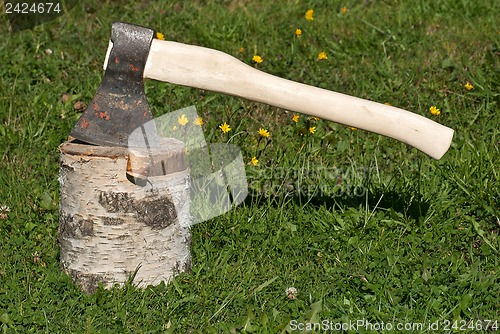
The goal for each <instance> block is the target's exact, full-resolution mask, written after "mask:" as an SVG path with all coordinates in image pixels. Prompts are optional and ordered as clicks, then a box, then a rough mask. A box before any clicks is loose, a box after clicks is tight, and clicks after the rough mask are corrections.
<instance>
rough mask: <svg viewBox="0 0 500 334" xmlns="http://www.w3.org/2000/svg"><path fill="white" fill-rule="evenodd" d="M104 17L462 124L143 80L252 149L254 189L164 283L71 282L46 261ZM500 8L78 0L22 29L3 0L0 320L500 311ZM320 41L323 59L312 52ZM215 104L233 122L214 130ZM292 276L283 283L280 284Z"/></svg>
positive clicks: (167, 325) (210, 329) (452, 316)
mask: <svg viewBox="0 0 500 334" xmlns="http://www.w3.org/2000/svg"><path fill="white" fill-rule="evenodd" d="M343 6H346V7H347V8H348V12H347V13H342V12H341V8H342V7H343ZM309 8H313V9H314V10H315V18H314V20H313V21H310V22H308V21H306V20H305V19H304V13H305V11H306V10H307V9H309ZM113 20H122V21H128V22H131V23H137V24H142V25H146V26H150V27H154V28H156V29H157V30H159V31H162V32H163V33H164V34H165V36H166V38H167V39H169V40H176V41H180V42H184V43H189V44H196V45H203V46H207V47H211V48H215V49H219V50H222V51H224V52H227V53H229V54H232V55H234V56H235V57H237V58H239V59H241V60H243V61H244V62H246V63H248V64H252V62H251V58H252V56H253V55H254V54H259V55H261V56H262V57H263V59H264V62H262V63H261V64H258V65H255V66H257V67H258V68H259V69H261V70H263V71H266V72H269V73H272V74H275V75H279V76H282V77H285V78H287V79H292V80H297V81H301V82H304V83H307V84H311V85H315V86H319V87H322V88H327V89H330V90H335V91H338V92H342V93H348V94H350V95H354V96H359V97H362V98H366V99H371V100H375V101H379V102H388V103H390V104H391V105H394V106H398V107H401V108H404V109H407V110H411V111H413V112H416V113H419V114H422V115H425V116H426V117H429V118H432V119H434V120H436V121H437V122H440V123H442V124H444V125H446V126H449V127H451V128H453V129H455V131H456V132H455V137H454V140H453V144H452V147H451V149H450V151H449V152H448V153H447V154H446V155H445V156H444V157H443V158H442V159H441V160H439V161H435V160H432V159H431V158H429V157H427V156H425V155H423V154H422V153H420V152H418V151H416V150H415V149H412V148H409V147H407V146H405V145H404V144H402V143H398V142H396V141H394V140H392V139H387V138H383V137H380V136H378V135H375V134H371V133H366V132H363V131H359V130H357V131H353V130H351V129H349V128H348V127H344V126H340V125H337V124H334V123H330V122H326V121H323V120H319V121H315V120H311V119H308V118H307V116H306V115H302V116H301V118H300V120H299V122H298V123H294V122H293V121H292V119H291V118H292V116H293V114H291V113H285V112H284V111H283V110H280V109H277V108H272V107H268V106H265V105H261V104H257V103H253V102H250V101H243V100H240V99H236V98H233V97H228V96H223V95H220V94H215V93H210V92H206V91H199V90H195V89H191V88H185V87H176V86H173V85H170V84H165V83H157V82H151V81H148V82H147V84H146V91H147V96H148V99H149V102H150V104H151V106H152V108H153V111H154V114H155V115H157V116H159V115H161V114H164V113H166V112H169V111H173V110H176V109H180V108H182V107H186V106H189V105H193V104H194V105H195V106H196V107H197V110H198V112H199V114H200V115H201V116H202V117H203V119H204V121H205V124H204V130H205V132H206V136H207V139H208V140H210V141H211V142H226V141H228V139H229V138H230V141H231V143H233V144H236V145H238V146H239V147H240V148H241V149H242V152H243V156H244V159H245V162H249V161H250V160H251V158H252V157H253V156H256V157H258V159H259V166H257V167H256V166H253V165H251V164H248V166H247V175H248V179H249V184H250V196H249V197H248V198H247V200H246V201H245V203H244V204H242V205H241V206H239V207H237V208H235V209H234V210H233V211H231V212H228V213H227V214H225V215H223V216H220V217H218V218H216V219H213V220H211V221H208V222H204V223H201V224H198V225H195V226H194V227H193V229H192V233H193V243H192V254H193V268H192V272H190V273H183V274H181V275H179V276H178V277H177V278H175V279H174V280H173V281H172V282H171V283H170V284H169V285H167V286H165V285H161V286H157V287H149V288H147V289H144V290H138V289H136V288H134V287H133V286H131V285H126V286H125V287H124V288H114V289H112V290H103V289H99V290H98V291H97V293H96V294H94V295H85V294H82V293H81V292H80V291H79V290H78V289H77V288H76V287H74V286H73V285H72V283H71V279H70V278H69V277H68V276H66V275H65V274H63V273H62V272H61V270H60V267H59V247H58V244H57V240H56V237H57V226H58V205H57V203H58V200H59V194H58V189H59V185H58V181H57V178H58V173H59V170H58V169H59V166H58V159H59V152H58V149H57V147H58V145H59V144H60V143H62V142H63V141H64V140H65V139H66V137H67V135H68V133H69V132H70V130H71V128H72V127H73V125H74V124H75V122H76V120H77V119H78V117H79V116H80V114H79V113H78V112H76V111H75V110H74V109H73V104H74V103H75V102H76V101H83V102H87V103H88V102H89V101H90V99H91V98H92V96H93V94H94V93H95V91H96V89H97V87H98V85H99V82H100V80H101V77H102V74H103V73H102V70H101V64H102V61H103V58H104V54H105V50H106V47H107V43H108V38H109V30H110V27H111V22H112V21H113ZM498 22H500V5H499V3H498V2H495V1H488V0H481V1H457V0H436V1H388V0H387V1H363V2H354V1H347V2H345V3H342V2H338V1H329V2H323V3H321V4H320V3H319V2H312V1H309V2H308V1H304V2H298V1H286V2H285V1H282V2H274V3H271V2H269V1H258V2H247V1H238V0H235V1H214V0H210V1H196V2H172V1H162V2H156V3H153V4H150V3H148V2H142V1H137V2H128V1H105V2H97V1H81V2H80V3H79V4H78V5H77V6H76V7H75V8H74V9H73V10H72V11H71V12H69V13H68V14H67V15H64V16H62V17H60V18H58V19H57V20H55V21H52V22H49V23H46V24H44V25H42V26H38V27H35V28H34V29H32V30H27V31H23V32H19V33H16V34H13V33H11V32H10V31H9V25H8V21H7V19H6V17H5V16H1V17H0V33H1V35H2V36H3V37H2V39H1V41H0V50H1V52H0V64H1V66H0V140H1V145H0V185H1V192H0V206H2V205H5V206H8V207H10V212H8V218H7V219H2V220H0V246H1V247H0V328H2V330H3V332H7V333H10V332H13V333H15V332H19V333H28V332H47V333H54V332H61V333H68V332H75V333H122V332H124V333H128V332H149V333H158V332H172V333H217V332H244V331H247V332H256V333H277V332H281V331H285V332H287V331H290V330H291V326H290V321H291V320H297V321H302V322H307V321H310V322H318V321H321V320H325V319H326V320H329V321H332V322H337V323H340V322H349V320H351V321H356V320H360V319H365V320H367V321H370V322H371V323H381V322H385V323H388V322H391V323H393V324H396V323H398V322H401V323H427V324H429V323H433V322H435V321H440V322H441V325H442V326H443V324H444V321H446V320H449V321H454V320H458V321H460V320H465V321H469V320H473V321H476V320H484V319H490V320H498V321H499V324H498V325H499V326H500V315H499V311H498V310H500V297H499V296H500V272H499V268H500V260H499V251H500V242H499V238H498V235H499V233H500V220H499V219H500V201H499V198H500V177H499V173H500V170H499V168H498V166H499V165H500V152H499V151H500V148H499V146H500V144H499V143H500V133H499V127H500V126H499V125H500V113H499V110H500V107H499V103H500V99H499V94H500V90H499V83H500V57H499V56H500V50H499V37H500V30H499V26H498ZM296 28H301V29H302V30H303V34H302V36H300V37H299V38H296V37H295V36H294V31H295V29H296ZM240 48H244V49H243V51H242V52H240ZM47 49H50V50H51V51H52V53H51V54H50V52H46V50H47ZM320 51H324V52H326V53H327V55H328V59H327V60H323V61H318V60H317V59H316V58H317V55H318V53H319V52H320ZM466 82H470V83H472V84H473V85H474V88H473V89H472V90H470V91H468V90H466V89H465V88H464V85H465V83H466ZM63 94H69V96H70V98H69V100H67V101H66V102H62V101H61V96H62V95H63ZM431 105H435V106H437V107H438V108H440V109H441V114H440V115H439V116H432V115H431V114H430V113H429V107H430V106H431ZM346 112H347V111H346ZM224 121H225V122H227V123H229V124H230V125H231V127H232V131H231V132H230V133H229V136H228V135H222V134H221V133H220V130H219V129H218V128H217V126H218V125H219V124H220V123H222V122H224ZM311 126H315V127H316V133H314V134H310V133H308V131H307V129H308V128H309V127H311ZM260 127H264V128H265V129H267V130H269V131H270V132H271V137H270V138H271V139H270V141H269V143H267V139H263V140H259V139H258V135H257V130H258V129H259V128H260ZM291 286H293V287H296V288H297V289H298V294H297V299H296V300H288V298H287V296H286V295H285V289H287V288H288V287H291ZM450 327H451V326H450ZM440 328H441V329H442V328H443V327H440ZM360 331H361V332H362V330H360ZM469 331H470V330H469ZM408 332H412V331H408ZM413 332H421V331H420V330H418V329H415V330H414V331H413ZM422 332H425V331H422Z"/></svg>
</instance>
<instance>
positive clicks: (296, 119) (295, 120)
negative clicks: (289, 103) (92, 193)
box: [292, 115, 300, 123]
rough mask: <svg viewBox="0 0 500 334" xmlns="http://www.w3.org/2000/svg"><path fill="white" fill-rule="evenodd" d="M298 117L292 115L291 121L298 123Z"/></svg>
mask: <svg viewBox="0 0 500 334" xmlns="http://www.w3.org/2000/svg"><path fill="white" fill-rule="evenodd" d="M299 118H300V115H293V117H292V121H294V122H295V123H298V122H299Z"/></svg>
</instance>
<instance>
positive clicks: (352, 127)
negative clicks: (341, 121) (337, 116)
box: [349, 126, 358, 131]
mask: <svg viewBox="0 0 500 334" xmlns="http://www.w3.org/2000/svg"><path fill="white" fill-rule="evenodd" d="M349 129H351V130H352V131H356V130H357V129H358V128H355V127H354V126H350V127H349Z"/></svg>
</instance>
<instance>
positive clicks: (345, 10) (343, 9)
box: [340, 6, 347, 14]
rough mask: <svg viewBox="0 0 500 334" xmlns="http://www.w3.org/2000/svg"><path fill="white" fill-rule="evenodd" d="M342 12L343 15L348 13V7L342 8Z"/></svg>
mask: <svg viewBox="0 0 500 334" xmlns="http://www.w3.org/2000/svg"><path fill="white" fill-rule="evenodd" d="M340 12H341V13H342V14H345V13H347V7H345V6H344V7H342V8H340Z"/></svg>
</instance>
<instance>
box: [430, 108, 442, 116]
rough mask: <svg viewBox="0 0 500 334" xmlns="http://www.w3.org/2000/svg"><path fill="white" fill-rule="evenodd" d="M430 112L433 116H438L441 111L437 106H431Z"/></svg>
mask: <svg viewBox="0 0 500 334" xmlns="http://www.w3.org/2000/svg"><path fill="white" fill-rule="evenodd" d="M429 111H430V112H431V114H433V115H434V116H438V115H439V114H440V113H441V111H440V110H439V109H438V108H437V107H436V106H431V107H430V108H429Z"/></svg>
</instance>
